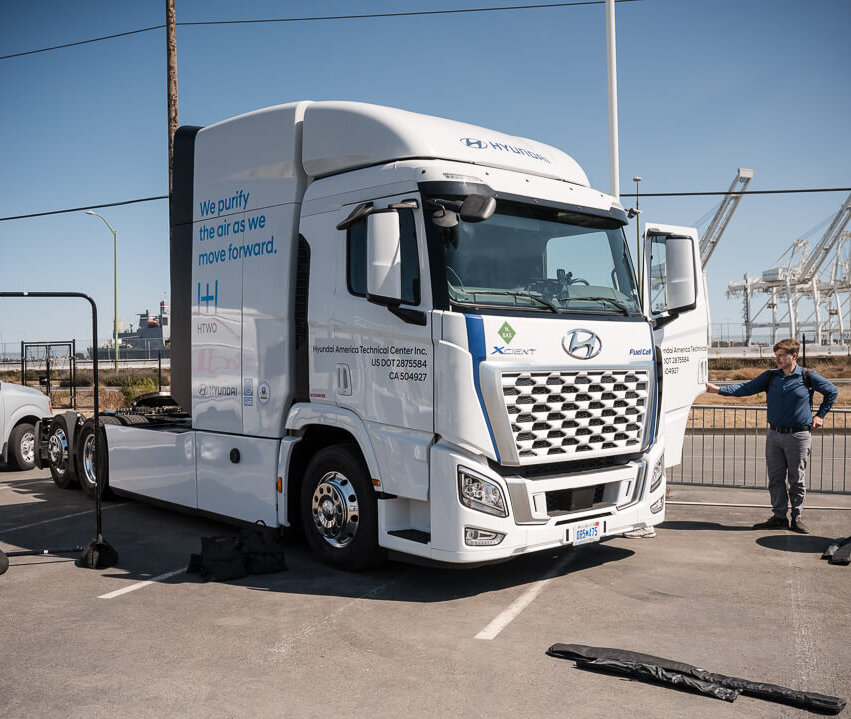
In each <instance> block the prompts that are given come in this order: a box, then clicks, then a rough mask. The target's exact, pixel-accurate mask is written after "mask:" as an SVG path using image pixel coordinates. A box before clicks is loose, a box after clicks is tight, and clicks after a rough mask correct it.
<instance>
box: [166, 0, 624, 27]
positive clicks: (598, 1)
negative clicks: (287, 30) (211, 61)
mask: <svg viewBox="0 0 851 719" xmlns="http://www.w3.org/2000/svg"><path fill="white" fill-rule="evenodd" d="M615 2H618V3H622V2H641V0H615ZM604 4H605V0H581V1H579V2H558V3H542V4H537V5H503V6H500V7H476V8H459V9H455V10H415V11H411V12H376V13H366V14H363V15H320V16H317V17H287V18H271V19H265V20H201V21H197V22H179V23H177V24H178V25H239V24H245V23H264V22H312V21H314V20H366V19H371V18H379V17H413V16H417V15H453V14H458V13H473V12H501V11H504V10H540V9H542V8H555V7H575V6H577V5H604Z"/></svg>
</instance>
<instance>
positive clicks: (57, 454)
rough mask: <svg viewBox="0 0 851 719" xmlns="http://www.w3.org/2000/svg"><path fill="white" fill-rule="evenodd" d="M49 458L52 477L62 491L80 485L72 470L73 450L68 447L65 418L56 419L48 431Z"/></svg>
mask: <svg viewBox="0 0 851 719" xmlns="http://www.w3.org/2000/svg"><path fill="white" fill-rule="evenodd" d="M47 457H48V459H49V461H50V476H51V477H53V483H54V484H55V485H56V486H57V487H59V488H60V489H68V487H71V486H73V485H75V484H79V480H78V479H77V475H76V474H75V473H74V470H73V468H72V464H73V462H72V461H71V459H72V452H71V448H70V447H69V446H68V425H67V423H66V421H65V418H64V417H54V418H53V419H52V420H50V426H49V427H48V429H47Z"/></svg>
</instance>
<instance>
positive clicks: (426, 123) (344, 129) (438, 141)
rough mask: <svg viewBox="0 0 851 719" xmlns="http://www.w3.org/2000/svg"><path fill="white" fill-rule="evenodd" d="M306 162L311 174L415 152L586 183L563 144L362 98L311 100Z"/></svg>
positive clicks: (418, 155) (307, 114)
mask: <svg viewBox="0 0 851 719" xmlns="http://www.w3.org/2000/svg"><path fill="white" fill-rule="evenodd" d="M303 143H304V144H303V149H302V162H303V166H304V170H305V172H306V173H307V174H308V175H310V176H312V177H322V176H324V175H330V174H335V173H338V172H343V171H346V170H352V169H355V168H358V167H368V166H370V165H378V164H384V163H387V162H393V161H395V160H407V159H412V158H424V159H444V160H454V161H458V162H467V163H472V164H475V165H484V166H487V167H499V168H503V169H507V170H517V171H520V172H526V173H529V174H533V175H540V176H543V177H550V178H553V179H557V180H564V181H566V182H570V183H573V184H576V185H582V186H585V187H587V186H588V184H589V183H588V177H587V176H586V175H585V172H584V171H583V170H582V168H581V167H580V166H579V164H578V163H577V162H576V161H575V160H574V159H573V158H572V157H570V156H569V155H567V154H566V153H564V152H562V151H561V150H559V149H557V148H555V147H552V146H550V145H545V144H543V143H541V142H536V141H535V140H530V139H527V138H524V137H515V136H513V135H507V134H505V133H502V132H497V131H495V130H489V129H487V128H484V127H478V126H476V125H468V124H466V123H463V122H456V121H454V120H446V119H444V118H440V117H432V116H430V115H421V114H419V113H415V112H408V111H406V110H398V109H395V108H391V107H383V106H381V105H370V104H367V103H362V102H313V103H310V104H308V105H307V107H306V109H305V116H304V136H303Z"/></svg>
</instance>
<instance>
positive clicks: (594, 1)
mask: <svg viewBox="0 0 851 719" xmlns="http://www.w3.org/2000/svg"><path fill="white" fill-rule="evenodd" d="M615 2H617V3H624V2H642V0H615ZM604 3H605V0H577V2H560V3H538V4H536V5H504V6H497V7H480V8H457V9H450V10H417V11H411V12H382V13H366V14H361V15H316V16H312V17H280V18H260V19H256V20H195V21H189V22H178V23H176V24H177V25H178V26H182V25H183V26H190V25H241V24H258V23H281V22H319V21H327V20H369V19H374V18H387V17H415V16H422V15H453V14H459V13H478V12H503V11H507V10H540V9H545V8H560V7H576V6H579V5H603V4H604ZM164 27H165V24H163V25H153V26H152V27H145V28H139V29H138V30H129V31H127V32H119V33H116V34H114V35H103V36H101V37H93V38H91V39H90V40H80V41H78V42H69V43H65V44H63V45H51V46H50V47H43V48H40V49H38V50H27V51H25V52H16V53H12V54H10V55H0V60H10V59H11V58H14V57H23V56H24V55H35V54H36V53H40V52H49V51H51V50H61V49H63V48H66V47H75V46H76V45H87V44H89V43H93V42H100V41H102V40H112V39H113V38H117V37H124V36H126V35H137V34H139V33H143V32H150V31H151V30H162V29H163V28H164Z"/></svg>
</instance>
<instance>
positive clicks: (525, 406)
mask: <svg viewBox="0 0 851 719" xmlns="http://www.w3.org/2000/svg"><path fill="white" fill-rule="evenodd" d="M648 392H649V374H648V372H647V371H646V370H591V371H586V372H579V371H567V370H562V371H553V372H506V373H504V374H503V375H502V394H503V397H504V398H505V405H506V409H507V410H508V418H509V421H510V422H511V432H512V435H513V437H514V442H515V445H516V446H517V453H518V455H519V456H520V459H524V458H526V459H535V458H537V459H544V458H547V459H553V460H558V459H570V458H577V459H578V458H581V457H582V456H583V455H589V456H590V455H594V456H598V455H601V454H617V453H621V452H623V451H624V450H625V449H633V450H635V449H638V448H639V447H640V446H641V436H642V432H643V430H644V421H645V417H646V415H647V398H648Z"/></svg>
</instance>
